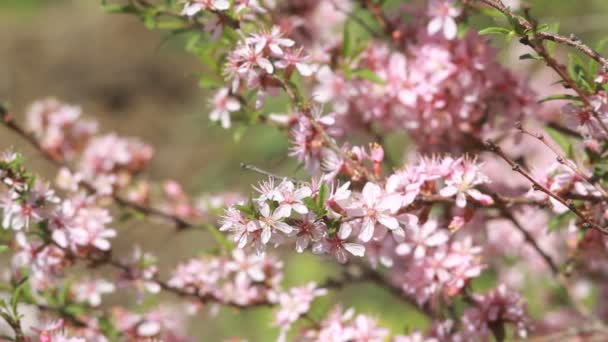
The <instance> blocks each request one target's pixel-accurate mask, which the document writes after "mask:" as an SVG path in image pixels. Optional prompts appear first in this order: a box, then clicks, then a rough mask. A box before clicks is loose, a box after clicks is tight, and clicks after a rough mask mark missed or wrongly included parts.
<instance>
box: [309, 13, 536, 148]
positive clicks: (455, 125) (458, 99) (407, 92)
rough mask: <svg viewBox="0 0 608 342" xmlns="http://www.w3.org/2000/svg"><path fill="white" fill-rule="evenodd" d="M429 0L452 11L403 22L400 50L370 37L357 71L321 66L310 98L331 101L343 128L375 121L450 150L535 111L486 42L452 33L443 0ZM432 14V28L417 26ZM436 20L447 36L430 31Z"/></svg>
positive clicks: (355, 67)
mask: <svg viewBox="0 0 608 342" xmlns="http://www.w3.org/2000/svg"><path fill="white" fill-rule="evenodd" d="M435 3H443V4H435ZM429 6H430V7H429V8H431V9H433V10H437V11H445V12H447V14H445V15H444V14H439V15H438V16H435V17H433V18H431V19H428V18H427V17H426V16H425V15H424V14H422V13H419V12H415V13H413V14H412V16H413V17H414V18H417V19H416V20H414V21H413V22H411V23H409V24H408V25H406V26H403V27H401V28H400V32H407V34H403V35H402V41H399V43H400V44H402V45H403V46H404V48H403V50H395V49H393V48H392V46H389V45H387V44H385V43H380V42H372V43H370V44H369V46H368V47H367V49H365V50H364V51H363V52H362V53H361V54H360V55H359V56H358V57H357V58H356V59H355V60H354V61H352V62H350V64H349V65H348V68H349V69H351V70H355V71H353V72H352V75H348V74H345V73H344V72H343V71H340V70H335V68H332V67H330V66H322V67H321V68H320V69H319V71H318V72H317V74H316V78H317V81H318V84H317V86H316V87H315V89H314V93H313V98H314V99H315V100H317V101H319V102H321V103H329V104H331V106H332V108H333V110H334V111H335V112H336V113H337V114H339V115H336V120H338V121H339V122H340V127H343V128H345V129H350V130H352V129H359V130H364V131H366V130H368V129H369V128H368V127H369V125H370V124H371V123H374V124H375V123H377V124H379V125H381V126H382V127H384V128H385V129H387V130H391V131H393V130H404V131H407V132H408V133H409V134H410V135H411V136H412V137H413V138H414V139H415V140H416V141H417V142H419V143H420V145H419V146H420V148H423V149H426V150H444V151H445V150H446V148H447V150H454V147H455V146H466V145H467V143H470V142H471V139H470V136H474V137H477V138H483V137H484V136H487V135H488V134H489V133H491V132H492V131H495V130H493V129H495V128H497V127H498V128H500V127H504V125H505V124H512V122H514V121H516V120H519V119H521V118H522V117H523V116H526V115H528V114H530V113H531V112H532V111H533V109H534V96H533V95H532V92H531V91H530V90H529V89H527V88H526V87H525V86H523V85H522V83H521V82H520V81H519V80H518V79H517V78H516V77H515V76H514V75H513V74H512V73H511V72H510V71H509V70H507V69H505V68H503V67H502V66H501V65H500V64H499V63H498V62H497V59H496V52H495V51H494V49H493V48H492V47H491V46H490V45H489V44H488V42H487V41H486V40H485V39H484V38H482V37H480V36H479V35H478V34H477V33H475V32H472V31H470V32H467V33H466V34H465V36H464V37H463V38H455V34H453V33H452V31H453V29H452V28H450V27H452V25H453V24H450V23H451V22H452V21H453V19H452V15H450V14H449V13H452V11H451V10H449V9H446V10H444V9H443V7H445V6H447V4H446V2H445V1H432V2H430V3H429ZM428 20H430V23H429V30H423V29H420V28H424V27H425V25H422V23H423V22H426V21H428ZM439 25H443V27H444V32H446V36H447V37H444V36H439V35H438V34H431V33H434V32H435V31H437V30H439ZM448 31H449V32H448ZM357 70H361V71H365V72H368V73H369V72H371V73H373V74H374V75H375V79H369V77H362V76H361V75H360V73H357Z"/></svg>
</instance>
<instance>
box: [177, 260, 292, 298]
mask: <svg viewBox="0 0 608 342" xmlns="http://www.w3.org/2000/svg"><path fill="white" fill-rule="evenodd" d="M281 269H282V263H281V262H280V261H278V260H275V259H273V258H269V257H263V256H256V255H247V254H245V253H244V252H243V251H242V250H235V251H234V252H233V253H232V255H231V256H230V257H227V258H221V257H213V258H197V259H192V260H189V261H187V262H184V263H182V264H180V265H178V266H177V268H176V269H175V271H174V272H173V275H172V276H171V279H170V280H169V282H168V284H169V286H171V287H173V288H175V289H180V290H183V291H184V292H185V293H189V294H194V295H195V296H197V297H198V298H202V300H203V301H205V300H216V301H218V302H220V303H224V304H227V305H235V306H242V307H246V306H251V305H259V304H265V303H268V302H270V301H271V298H273V297H274V296H276V292H277V291H278V286H279V284H280V281H281V279H282V272H281Z"/></svg>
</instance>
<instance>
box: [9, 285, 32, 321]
mask: <svg viewBox="0 0 608 342" xmlns="http://www.w3.org/2000/svg"><path fill="white" fill-rule="evenodd" d="M27 280H28V277H24V278H23V279H21V281H20V282H19V283H18V284H17V286H16V287H15V289H14V290H13V293H12V295H11V309H12V311H13V314H14V315H17V304H18V303H19V299H20V298H21V294H22V293H23V291H24V288H25V285H26V284H27Z"/></svg>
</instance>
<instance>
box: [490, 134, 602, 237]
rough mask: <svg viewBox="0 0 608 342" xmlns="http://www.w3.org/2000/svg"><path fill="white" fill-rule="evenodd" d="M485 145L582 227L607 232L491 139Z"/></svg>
mask: <svg viewBox="0 0 608 342" xmlns="http://www.w3.org/2000/svg"><path fill="white" fill-rule="evenodd" d="M486 147H487V149H488V150H489V151H490V152H493V153H494V154H496V155H497V156H499V157H500V158H502V159H503V160H504V161H506V162H507V164H509V166H511V169H513V171H515V172H517V173H519V174H521V175H522V176H524V177H525V178H526V179H527V180H529V181H530V182H531V183H532V184H533V187H534V189H535V190H539V191H542V192H544V193H545V194H547V195H548V196H550V197H552V198H554V199H555V200H557V201H558V202H560V203H561V204H563V205H564V206H566V207H567V208H568V209H570V211H572V212H573V213H574V214H575V215H576V216H578V217H579V218H580V219H581V220H582V221H583V222H584V223H583V226H584V227H587V228H595V229H597V230H599V231H600V232H602V233H604V234H608V228H606V227H601V226H600V225H598V224H597V223H595V222H593V221H592V220H590V219H589V218H588V217H587V216H586V215H585V214H583V213H582V212H581V211H580V210H579V209H578V208H577V207H576V206H575V205H574V203H572V202H570V201H569V200H565V199H564V198H562V197H561V196H559V195H558V194H556V193H554V192H553V191H551V190H549V189H548V188H547V187H546V186H544V185H542V184H540V183H539V182H538V181H537V180H536V179H534V177H532V175H531V174H530V173H529V172H528V171H526V170H524V169H523V167H522V166H521V165H519V164H518V163H517V162H515V161H514V160H513V159H511V158H510V157H509V156H507V155H506V154H505V153H504V152H503V150H502V149H501V148H500V146H498V145H496V144H495V143H494V142H493V141H491V140H488V141H486Z"/></svg>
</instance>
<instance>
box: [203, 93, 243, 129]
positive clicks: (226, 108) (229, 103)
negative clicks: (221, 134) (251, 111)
mask: <svg viewBox="0 0 608 342" xmlns="http://www.w3.org/2000/svg"><path fill="white" fill-rule="evenodd" d="M229 92H230V91H229V90H228V88H221V89H220V90H218V91H217V93H215V96H214V97H213V100H212V103H213V111H212V112H211V113H210V114H209V118H210V119H211V121H220V122H221V123H222V127H223V128H230V113H231V112H238V111H239V110H240V109H241V103H240V102H239V101H238V100H237V99H236V98H234V97H232V96H230V95H229Z"/></svg>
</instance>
